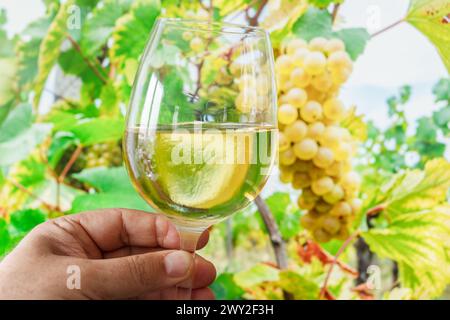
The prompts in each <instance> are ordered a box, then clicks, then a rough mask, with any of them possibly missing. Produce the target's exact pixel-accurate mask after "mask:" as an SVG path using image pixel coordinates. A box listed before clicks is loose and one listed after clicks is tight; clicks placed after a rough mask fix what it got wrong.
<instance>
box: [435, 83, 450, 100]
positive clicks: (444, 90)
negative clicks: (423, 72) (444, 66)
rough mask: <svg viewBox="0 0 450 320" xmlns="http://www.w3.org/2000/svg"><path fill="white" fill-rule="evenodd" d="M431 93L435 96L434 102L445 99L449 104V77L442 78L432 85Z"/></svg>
mask: <svg viewBox="0 0 450 320" xmlns="http://www.w3.org/2000/svg"><path fill="white" fill-rule="evenodd" d="M433 93H434V95H435V96H436V102H439V101H446V102H447V104H450V78H442V79H441V80H439V82H438V83H436V84H435V85H434V87H433Z"/></svg>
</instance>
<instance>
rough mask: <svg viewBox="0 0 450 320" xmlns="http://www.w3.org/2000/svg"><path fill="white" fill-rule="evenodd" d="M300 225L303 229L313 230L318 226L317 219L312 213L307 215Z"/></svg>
mask: <svg viewBox="0 0 450 320" xmlns="http://www.w3.org/2000/svg"><path fill="white" fill-rule="evenodd" d="M300 224H301V225H302V226H303V228H305V229H309V230H312V229H314V228H315V226H316V225H317V217H315V216H314V215H312V214H310V213H307V214H305V215H303V216H302V217H301V218H300Z"/></svg>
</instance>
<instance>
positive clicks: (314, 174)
mask: <svg viewBox="0 0 450 320" xmlns="http://www.w3.org/2000/svg"><path fill="white" fill-rule="evenodd" d="M308 174H309V176H310V177H311V179H312V180H319V179H320V178H323V177H325V176H326V174H325V170H323V169H322V168H318V167H316V166H315V165H312V166H311V169H310V170H309V171H308Z"/></svg>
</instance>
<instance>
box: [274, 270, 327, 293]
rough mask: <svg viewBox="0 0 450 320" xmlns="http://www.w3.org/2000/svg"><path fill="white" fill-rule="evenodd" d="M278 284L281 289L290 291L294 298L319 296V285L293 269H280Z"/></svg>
mask: <svg viewBox="0 0 450 320" xmlns="http://www.w3.org/2000/svg"><path fill="white" fill-rule="evenodd" d="M279 284H280V287H281V288H282V289H283V290H285V291H287V292H289V293H291V294H292V295H293V296H294V299H295V300H315V299H317V297H318V296H319V291H320V287H319V286H318V285H317V283H315V282H313V281H311V280H310V279H308V278H306V277H304V276H302V275H301V274H299V273H297V272H295V271H290V270H283V271H280V281H279Z"/></svg>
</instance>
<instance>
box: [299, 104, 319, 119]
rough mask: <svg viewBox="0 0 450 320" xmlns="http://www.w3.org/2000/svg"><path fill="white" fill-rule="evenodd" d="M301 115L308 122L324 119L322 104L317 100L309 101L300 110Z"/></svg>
mask: <svg viewBox="0 0 450 320" xmlns="http://www.w3.org/2000/svg"><path fill="white" fill-rule="evenodd" d="M300 116H301V117H302V119H303V120H305V121H306V122H309V123H311V122H316V121H317V120H320V119H322V106H321V105H320V103H318V102H317V101H308V102H307V103H306V104H305V105H304V106H303V108H301V110H300Z"/></svg>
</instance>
